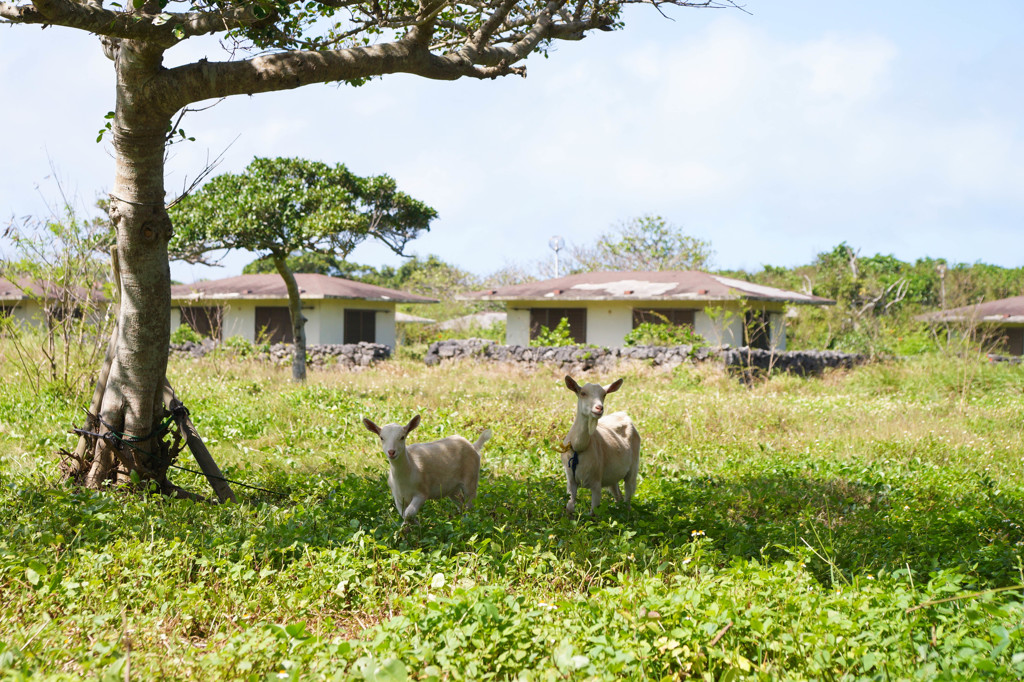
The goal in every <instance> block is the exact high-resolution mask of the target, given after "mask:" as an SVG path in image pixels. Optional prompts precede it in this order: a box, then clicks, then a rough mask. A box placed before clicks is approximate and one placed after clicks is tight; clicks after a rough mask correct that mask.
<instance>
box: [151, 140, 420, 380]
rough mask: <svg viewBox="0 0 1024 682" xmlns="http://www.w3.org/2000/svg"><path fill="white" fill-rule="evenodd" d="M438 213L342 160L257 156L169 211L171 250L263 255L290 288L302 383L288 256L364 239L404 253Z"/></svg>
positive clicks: (299, 323)
mask: <svg viewBox="0 0 1024 682" xmlns="http://www.w3.org/2000/svg"><path fill="white" fill-rule="evenodd" d="M436 216H437V213H436V212H435V211H434V209H432V208H430V207H429V206H427V205H426V204H424V203H422V202H420V201H417V200H416V199H413V198H412V197H410V196H408V195H406V194H404V193H402V192H399V191H397V189H396V187H395V181H394V180H392V179H391V178H390V177H388V176H386V175H379V176H374V177H366V178H364V177H359V176H357V175H355V174H353V173H352V172H350V171H349V170H348V169H347V168H346V167H345V166H343V165H340V164H339V165H337V166H328V165H327V164H324V163H320V162H316V161H307V160H303V159H280V158H279V159H260V158H257V159H255V160H254V161H253V162H252V163H251V164H249V167H248V168H246V170H245V172H244V173H240V174H231V173H226V174H224V175H219V176H217V177H215V178H213V179H212V180H210V181H209V182H208V183H207V184H206V185H204V186H203V187H202V189H200V190H199V191H197V192H196V193H194V194H192V195H190V196H188V197H186V198H185V199H184V200H183V201H182V202H180V203H179V204H177V205H176V206H174V207H173V208H172V209H171V217H172V220H173V221H174V223H175V225H176V226H177V227H176V230H175V233H174V236H173V237H172V239H171V243H170V246H169V248H170V252H171V256H172V258H178V259H181V260H187V261H189V262H204V261H205V259H206V255H207V254H208V253H209V252H210V251H220V250H225V249H227V250H230V249H246V250H248V251H255V252H259V253H264V254H266V256H267V257H269V258H270V259H271V260H272V261H273V263H274V267H275V268H276V269H277V272H278V273H279V274H280V275H281V277H282V278H284V281H285V286H286V287H287V289H288V308H289V312H290V313H291V321H292V336H293V339H294V357H293V360H292V377H293V378H294V379H295V380H296V381H303V380H304V379H305V378H306V332H305V318H304V317H303V316H302V302H301V298H300V296H299V286H298V284H297V283H296V282H295V274H294V272H293V271H292V270H291V268H289V266H288V256H289V255H290V254H292V253H293V252H296V251H305V252H312V253H319V254H323V255H326V256H332V257H335V258H340V259H341V260H344V259H345V257H346V256H347V255H348V254H349V253H350V252H351V251H352V249H354V248H355V247H356V246H357V245H358V244H360V243H361V242H363V241H364V240H366V239H377V240H378V241H380V242H383V243H384V244H386V245H387V246H389V247H390V248H391V249H392V250H394V251H395V252H396V253H401V252H402V249H403V248H405V245H406V243H407V242H408V241H409V240H410V239H413V238H415V237H416V236H417V235H418V234H419V233H420V232H422V231H424V230H427V229H429V225H430V221H431V220H433V219H434V218H435V217H436Z"/></svg>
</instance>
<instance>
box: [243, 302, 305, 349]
mask: <svg viewBox="0 0 1024 682" xmlns="http://www.w3.org/2000/svg"><path fill="white" fill-rule="evenodd" d="M253 338H254V339H256V340H257V341H260V342H266V343H294V341H295V337H294V335H293V334H292V315H291V313H290V312H288V308H287V307H285V306H273V307H271V306H257V307H256V333H255V335H254V336H253Z"/></svg>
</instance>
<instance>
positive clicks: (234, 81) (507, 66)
mask: <svg viewBox="0 0 1024 682" xmlns="http://www.w3.org/2000/svg"><path fill="white" fill-rule="evenodd" d="M641 3H644V4H646V3H649V0H549V1H548V2H530V1H529V0H466V1H465V2H460V3H457V4H453V3H448V2H445V1H444V0H419V1H418V2H411V1H410V0H405V1H397V2H384V3H382V2H379V1H378V0H310V1H309V2H294V1H291V0H254V1H250V2H232V1H231V0H218V1H217V2H207V1H205V0H182V1H181V2H179V3H175V7H181V8H182V9H183V10H184V11H180V12H169V11H165V10H166V9H167V8H168V7H169V1H168V0H132V2H130V3H124V5H122V4H119V3H113V4H111V5H110V6H109V7H104V6H103V0H89V1H87V2H76V1H74V0H30V1H29V0H0V22H2V23H11V24H22V25H37V26H43V27H50V26H63V27H67V28H71V29H75V30H79V31H86V32H89V33H91V34H95V35H97V36H98V37H99V40H100V42H101V43H102V46H103V50H104V53H105V54H106V55H107V56H108V57H109V58H110V59H111V60H112V61H113V65H114V69H113V70H114V77H115V88H114V90H115V93H116V101H115V105H114V111H113V114H112V117H111V119H110V121H109V123H110V128H109V129H110V133H111V135H112V137H113V149H114V156H115V179H114V183H113V189H112V191H111V193H110V204H109V216H110V219H111V222H112V223H113V225H114V227H115V229H116V234H117V247H116V248H117V251H118V254H119V256H120V259H119V271H118V272H117V273H115V274H116V279H117V281H118V282H119V285H120V306H119V315H118V326H117V334H116V337H115V338H114V341H113V342H112V348H111V353H110V356H111V358H112V359H111V362H110V366H109V372H106V371H104V372H101V373H100V376H101V377H105V378H104V379H103V380H102V381H100V382H99V384H98V385H97V389H96V396H98V399H97V401H94V403H93V405H94V406H95V409H91V410H90V412H91V413H92V414H93V415H95V417H94V418H90V425H92V426H94V428H96V429H100V432H101V433H103V434H108V433H113V434H114V437H112V438H98V439H93V440H92V441H90V442H89V443H87V445H86V447H85V448H84V451H85V454H84V455H83V456H82V457H80V458H79V461H77V463H75V464H74V465H73V471H72V474H73V475H75V476H76V480H77V477H78V474H79V473H81V472H83V471H84V476H83V477H82V480H83V482H84V483H85V484H86V485H88V486H90V487H96V488H98V487H100V486H101V485H102V484H103V483H104V482H105V481H118V482H126V481H128V480H129V479H130V478H131V472H135V475H136V477H137V478H142V479H152V480H156V481H157V482H158V483H160V485H161V486H162V488H163V490H165V491H167V492H177V491H176V490H175V489H174V488H173V487H172V486H171V485H170V484H169V483H168V482H167V478H166V471H167V466H168V464H169V462H167V460H166V458H164V457H161V456H159V453H160V452H161V451H162V449H166V448H165V446H164V445H162V440H161V436H160V434H161V433H162V431H161V430H160V429H159V428H158V427H159V425H160V423H161V418H162V416H163V413H164V411H165V409H166V408H167V404H166V402H167V401H166V400H165V395H168V393H167V392H166V391H165V390H164V384H165V380H166V376H165V375H166V370H167V359H168V354H169V350H168V342H169V339H170V296H171V287H170V268H169V265H168V251H167V244H168V241H169V240H170V238H171V233H172V226H171V221H170V218H169V217H168V213H167V209H166V197H165V190H164V158H165V153H166V147H167V145H168V143H169V140H170V139H172V138H173V137H177V136H178V135H179V134H181V130H182V129H181V128H180V127H179V126H178V123H179V122H180V118H181V115H182V114H183V113H184V112H186V111H188V107H189V105H191V104H193V103H196V102H201V101H204V100H213V99H216V98H221V97H228V96H232V95H255V94H258V93H264V92H273V91H282V90H290V89H293V88H297V87H301V86H305V85H311V84H315V83H331V82H345V83H349V84H354V85H358V84H360V83H363V82H365V81H366V80H367V79H370V78H374V77H377V76H383V75H384V74H392V73H408V74H413V75H417V76H420V77H423V78H430V79H436V80H457V79H460V78H477V79H484V78H496V77H498V76H505V75H509V74H520V75H522V74H524V73H525V68H524V67H523V66H522V65H521V62H522V61H523V60H525V59H526V57H528V56H529V55H530V54H532V53H535V52H540V53H543V54H545V55H546V54H547V53H548V52H549V49H550V47H551V45H552V43H553V42H554V41H555V40H579V39H581V38H583V37H584V35H585V34H586V32H587V31H590V30H592V29H600V30H614V29H617V28H621V26H622V22H621V20H620V14H621V11H622V8H623V7H624V6H626V5H629V4H641ZM655 4H656V6H657V7H658V8H659V9H660V8H663V7H664V6H665V5H674V6H678V7H694V6H696V7H715V6H719V7H721V6H733V3H732V0H699V1H697V2H690V1H688V0H668V1H667V2H662V3H655ZM52 34H53V31H52V30H51V31H47V32H46V34H45V35H46V36H50V35H52ZM202 36H216V37H218V38H220V42H221V43H225V44H226V46H227V47H228V48H229V52H228V53H227V58H226V60H225V61H217V60H216V59H210V58H209V57H208V56H203V57H201V58H198V59H196V60H195V61H192V62H188V63H185V64H182V65H180V66H175V67H172V68H168V67H165V66H164V64H163V60H164V56H165V53H166V52H167V51H168V50H170V49H171V48H173V47H175V46H177V45H180V44H182V43H186V42H189V41H193V42H194V40H193V39H195V38H200V37H202ZM40 40H44V38H42V37H40ZM204 44H209V45H212V44H214V43H213V41H208V42H206V43H204ZM197 47H198V46H197ZM178 52H179V53H180V52H182V50H179V51H178ZM185 52H186V53H187V51H185ZM194 53H195V50H194V51H193V54H194ZM119 434H120V435H119ZM129 444H130V445H129ZM90 445H91V446H92V447H89V446H90ZM82 449H83V446H82V444H81V443H80V445H79V450H82Z"/></svg>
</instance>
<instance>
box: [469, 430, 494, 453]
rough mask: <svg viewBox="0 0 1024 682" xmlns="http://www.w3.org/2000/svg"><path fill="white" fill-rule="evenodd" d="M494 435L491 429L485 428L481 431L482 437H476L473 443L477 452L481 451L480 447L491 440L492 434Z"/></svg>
mask: <svg viewBox="0 0 1024 682" xmlns="http://www.w3.org/2000/svg"><path fill="white" fill-rule="evenodd" d="M493 435H494V434H493V433H491V430H490V429H484V432H483V433H481V434H480V437H479V438H477V439H476V442H475V443H473V449H474V450H476V451H477V453H479V452H480V449H481V448H482V447H483V446H484V443H486V442H487V441H489V440H490V439H491V436H493Z"/></svg>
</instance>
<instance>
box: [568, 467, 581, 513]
mask: <svg viewBox="0 0 1024 682" xmlns="http://www.w3.org/2000/svg"><path fill="white" fill-rule="evenodd" d="M565 489H566V492H568V493H569V504H567V505H565V513H566V514H569V515H572V514H573V513H575V511H576V491H577V490H578V489H579V485H578V484H577V483H576V476H574V475H573V473H572V467H570V466H569V463H568V462H566V463H565Z"/></svg>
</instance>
